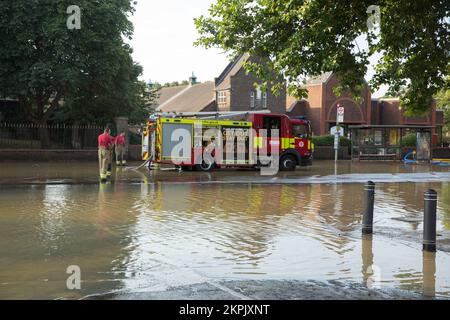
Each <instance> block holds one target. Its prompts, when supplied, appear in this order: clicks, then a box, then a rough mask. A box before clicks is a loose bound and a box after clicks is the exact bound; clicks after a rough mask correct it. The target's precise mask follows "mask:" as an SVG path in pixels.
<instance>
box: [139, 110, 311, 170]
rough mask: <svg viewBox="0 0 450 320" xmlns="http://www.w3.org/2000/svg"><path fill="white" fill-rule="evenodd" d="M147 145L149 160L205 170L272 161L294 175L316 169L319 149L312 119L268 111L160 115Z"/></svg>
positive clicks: (153, 120)
mask: <svg viewBox="0 0 450 320" xmlns="http://www.w3.org/2000/svg"><path fill="white" fill-rule="evenodd" d="M181 133H182V134H181ZM180 134H181V135H180ZM230 141H231V142H232V144H231V143H230ZM142 146H143V150H142V156H143V159H144V160H148V161H151V162H152V163H158V164H175V165H177V166H181V167H183V168H185V169H190V168H194V169H197V170H201V171H210V170H213V169H215V168H224V167H261V166H266V165H269V163H270V159H272V161H273V159H276V160H277V162H278V165H279V169H280V170H282V171H291V170H295V168H296V167H297V166H308V165H311V164H312V156H313V149H314V146H313V144H312V142H311V127H310V122H309V121H308V120H306V119H302V118H298V119H291V118H289V117H288V116H286V115H278V114H271V113H264V112H240V113H239V112H226V113H215V112H202V113H182V114H167V113H166V114H157V115H155V116H153V117H151V118H150V120H148V122H147V128H146V130H145V132H144V134H143V143H142ZM211 146H213V147H211ZM208 148H210V149H213V151H212V152H211V153H210V154H209V153H208V152H206V153H205V150H207V149H208ZM230 151H231V153H230ZM205 154H209V156H205ZM230 154H231V156H230ZM274 156H275V157H276V158H274Z"/></svg>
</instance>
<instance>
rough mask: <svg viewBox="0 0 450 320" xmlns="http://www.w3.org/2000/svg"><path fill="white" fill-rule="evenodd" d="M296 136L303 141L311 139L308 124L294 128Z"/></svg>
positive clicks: (296, 125) (297, 125) (294, 126)
mask: <svg viewBox="0 0 450 320" xmlns="http://www.w3.org/2000/svg"><path fill="white" fill-rule="evenodd" d="M292 131H293V133H294V136H295V137H297V138H301V139H307V138H308V137H309V128H308V125H307V124H295V125H293V126H292Z"/></svg>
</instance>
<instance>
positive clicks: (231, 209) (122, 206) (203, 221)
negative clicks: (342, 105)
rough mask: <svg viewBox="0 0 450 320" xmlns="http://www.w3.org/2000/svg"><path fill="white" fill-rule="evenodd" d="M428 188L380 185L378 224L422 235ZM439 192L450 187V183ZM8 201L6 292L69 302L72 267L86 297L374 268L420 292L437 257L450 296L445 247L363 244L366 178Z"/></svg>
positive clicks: (64, 190) (32, 190)
mask: <svg viewBox="0 0 450 320" xmlns="http://www.w3.org/2000/svg"><path fill="white" fill-rule="evenodd" d="M428 187H430V184H408V183H403V184H386V185H379V186H378V189H377V196H376V209H375V211H376V216H375V225H376V229H377V228H378V229H380V230H381V229H386V230H391V231H392V232H393V234H396V233H397V234H401V233H402V232H403V231H407V232H420V230H421V219H422V218H421V217H422V215H421V212H422V210H423V207H422V206H423V204H422V201H421V200H420V199H421V198H422V195H423V192H424V190H426V189H427V188H428ZM433 187H435V188H436V189H437V190H438V191H439V192H440V194H441V195H442V194H445V193H446V194H447V195H448V194H450V192H448V191H449V185H448V184H442V185H441V184H434V185H433ZM441 191H442V192H441ZM0 199H1V202H2V207H1V209H0V214H1V216H0V219H1V225H0V231H1V232H0V240H1V243H2V245H1V253H2V254H1V258H0V266H1V270H2V272H1V274H0V283H1V290H0V298H2V297H3V298H5V297H39V298H42V297H44V298H47V297H51V298H57V297H60V296H64V297H71V296H70V294H68V293H67V290H66V289H65V279H66V276H67V275H66V274H65V269H66V268H67V266H69V265H72V264H76V265H79V266H80V267H81V269H82V275H83V280H84V282H83V287H84V288H85V289H84V291H83V293H86V294H88V293H99V292H108V291H114V290H125V291H133V292H136V291H148V290H164V289H166V288H168V287H170V286H177V285H184V284H193V283H199V282H204V281H205V280H206V279H216V280H221V279H298V280H310V279H315V280H343V281H344V280H349V281H355V282H363V281H367V279H368V278H369V277H370V276H373V272H371V271H370V270H369V271H368V267H370V266H371V265H372V264H375V265H376V266H377V267H379V268H380V273H381V285H382V286H388V287H397V288H402V289H407V290H414V291H418V292H422V286H423V284H424V273H423V270H424V269H425V270H434V269H433V268H432V267H431V269H430V265H431V266H433V263H435V264H436V265H437V268H436V272H435V273H436V279H434V278H433V277H432V276H431V278H430V277H429V274H427V277H428V278H426V279H428V280H427V281H426V282H427V283H426V284H427V285H428V286H429V285H430V283H432V280H434V281H435V284H434V285H433V287H434V288H435V290H436V292H437V294H438V295H446V294H448V292H449V291H450V289H449V285H450V273H449V272H447V270H445V268H446V267H448V266H449V265H450V264H449V263H450V257H449V255H448V254H447V253H444V252H439V253H438V256H437V258H436V259H428V258H427V259H425V258H424V257H423V256H422V253H421V251H420V249H421V245H420V242H418V243H411V242H408V241H406V240H403V239H401V237H399V238H400V239H395V237H394V238H392V237H385V236H382V235H377V234H376V235H375V236H374V238H373V239H372V238H370V239H366V240H361V236H360V234H359V232H360V231H359V230H360V229H359V228H360V223H361V219H360V213H361V210H362V186H361V185H359V184H348V185H300V186H295V185H288V186H286V185H283V186H282V185H269V186H255V185H238V186H233V185H220V184H218V185H201V184H185V185H183V184H176V185H173V184H164V183H157V184H148V185H147V184H143V185H133V184H127V183H117V184H115V185H106V186H100V188H99V187H98V186H96V185H85V186H83V185H72V186H69V185H54V186H41V187H23V188H11V189H5V190H3V191H2V193H1V195H0ZM449 208H450V205H449V198H448V197H441V200H440V204H439V224H438V228H439V230H440V231H445V230H450V225H449V216H450V209H449ZM419 239H420V238H419ZM435 260H436V261H435ZM423 261H426V263H424V262H423ZM427 268H428V269H427ZM432 273H434V271H433V272H432ZM430 281H431V282H430ZM32 288H35V289H33V290H32ZM75 297H76V295H75Z"/></svg>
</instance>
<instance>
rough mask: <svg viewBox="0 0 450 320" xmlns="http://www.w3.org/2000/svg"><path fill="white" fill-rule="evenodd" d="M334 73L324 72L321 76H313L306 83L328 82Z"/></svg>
mask: <svg viewBox="0 0 450 320" xmlns="http://www.w3.org/2000/svg"><path fill="white" fill-rule="evenodd" d="M332 75H333V72H331V71H330V72H324V73H322V74H321V75H319V76H315V77H311V78H310V79H309V80H307V81H306V84H307V85H308V84H322V83H326V82H327V81H328V80H329V79H330V78H331V76H332Z"/></svg>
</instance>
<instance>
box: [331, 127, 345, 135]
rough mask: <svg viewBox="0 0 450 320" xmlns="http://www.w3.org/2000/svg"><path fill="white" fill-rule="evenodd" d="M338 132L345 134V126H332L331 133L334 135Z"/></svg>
mask: <svg viewBox="0 0 450 320" xmlns="http://www.w3.org/2000/svg"><path fill="white" fill-rule="evenodd" d="M336 133H339V134H340V135H341V136H343V135H344V128H342V127H341V126H335V127H331V129H330V134H331V135H332V136H334V135H335V134H336Z"/></svg>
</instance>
